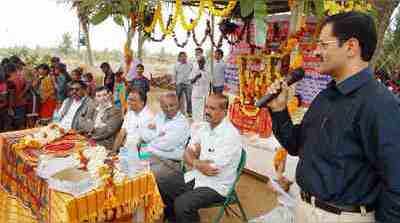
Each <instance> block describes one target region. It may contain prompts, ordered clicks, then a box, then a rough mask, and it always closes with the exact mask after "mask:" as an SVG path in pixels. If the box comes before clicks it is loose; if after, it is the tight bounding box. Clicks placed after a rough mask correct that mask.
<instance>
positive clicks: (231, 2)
mask: <svg viewBox="0 0 400 223" xmlns="http://www.w3.org/2000/svg"><path fill="white" fill-rule="evenodd" d="M202 1H206V2H207V5H208V10H210V12H211V14H213V15H215V16H221V17H226V16H228V15H230V14H231V12H232V10H233V9H234V8H235V6H236V4H237V0H229V2H228V5H227V6H226V7H225V8H224V9H217V8H216V7H215V6H214V1H213V0H202Z"/></svg>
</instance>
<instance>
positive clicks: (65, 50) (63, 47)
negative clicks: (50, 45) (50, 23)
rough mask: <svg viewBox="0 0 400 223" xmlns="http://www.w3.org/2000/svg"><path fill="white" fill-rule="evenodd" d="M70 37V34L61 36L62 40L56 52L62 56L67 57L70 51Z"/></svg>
mask: <svg viewBox="0 0 400 223" xmlns="http://www.w3.org/2000/svg"><path fill="white" fill-rule="evenodd" d="M72 49H73V47H72V37H71V34H70V33H64V34H63V35H62V40H61V43H60V45H59V46H58V50H59V51H60V52H61V53H62V54H64V55H68V54H69V53H70V52H71V51H72Z"/></svg>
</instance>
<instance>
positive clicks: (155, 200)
mask: <svg viewBox="0 0 400 223" xmlns="http://www.w3.org/2000/svg"><path fill="white" fill-rule="evenodd" d="M105 197H106V194H105V191H104V189H99V190H96V191H93V192H90V193H88V194H86V195H85V196H83V197H79V198H74V197H72V196H71V195H69V194H66V193H62V192H57V191H50V201H49V202H50V222H59V223H63V222H68V223H78V222H83V221H89V222H98V221H103V220H105V219H109V218H112V217H113V216H114V215H115V216H116V217H117V218H119V217H123V216H127V215H130V214H132V212H133V211H134V210H135V209H136V208H137V207H138V206H139V205H144V207H145V222H154V221H155V220H156V219H158V218H159V217H160V216H161V215H162V213H163V208H164V204H163V202H162V199H161V196H160V193H159V191H158V188H157V184H156V181H155V178H154V175H153V174H152V173H151V172H147V173H144V174H141V175H139V176H137V177H135V178H134V179H132V180H127V181H125V182H123V183H121V184H117V185H116V194H115V199H116V202H115V203H114V202H112V203H114V204H113V206H112V207H111V208H106V207H107V206H108V205H107V200H105Z"/></svg>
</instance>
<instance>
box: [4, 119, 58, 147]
mask: <svg viewBox="0 0 400 223" xmlns="http://www.w3.org/2000/svg"><path fill="white" fill-rule="evenodd" d="M64 134H65V131H64V129H62V128H61V127H59V126H58V125H56V124H51V125H48V126H46V127H43V128H41V129H39V130H38V131H37V132H35V133H33V134H31V135H27V136H25V137H23V138H21V139H20V140H19V141H18V142H17V143H16V144H14V145H12V148H13V149H16V150H20V149H40V148H42V147H43V146H45V145H47V144H49V143H51V142H53V141H55V140H56V139H59V138H61V137H62V136H63V135H64Z"/></svg>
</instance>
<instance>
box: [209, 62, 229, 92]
mask: <svg viewBox="0 0 400 223" xmlns="http://www.w3.org/2000/svg"><path fill="white" fill-rule="evenodd" d="M225 69H226V64H225V62H224V61H223V60H220V61H216V62H215V64H214V77H213V80H212V84H213V86H214V87H220V86H224V83H225Z"/></svg>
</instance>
